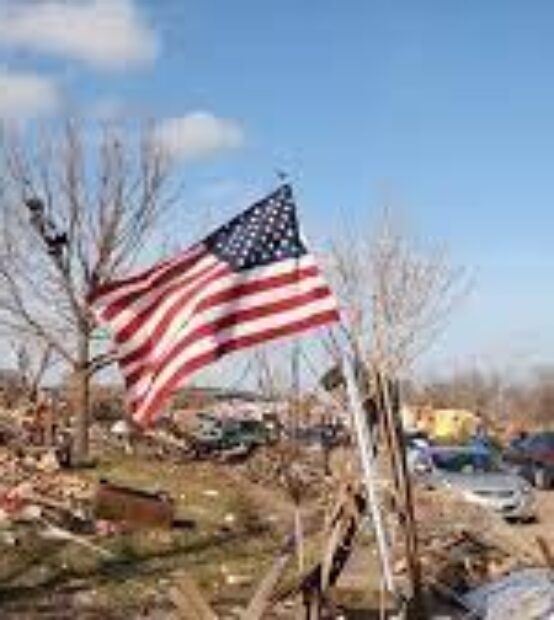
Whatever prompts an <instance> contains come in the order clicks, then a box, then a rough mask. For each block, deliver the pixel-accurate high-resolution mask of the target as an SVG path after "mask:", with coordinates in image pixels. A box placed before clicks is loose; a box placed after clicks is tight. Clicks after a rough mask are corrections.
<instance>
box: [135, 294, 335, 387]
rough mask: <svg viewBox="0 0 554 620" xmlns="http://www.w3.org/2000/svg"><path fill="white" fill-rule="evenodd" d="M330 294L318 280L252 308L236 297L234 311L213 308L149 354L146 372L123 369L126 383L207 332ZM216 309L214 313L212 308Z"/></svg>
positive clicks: (155, 371)
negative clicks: (168, 345) (159, 353)
mask: <svg viewBox="0 0 554 620" xmlns="http://www.w3.org/2000/svg"><path fill="white" fill-rule="evenodd" d="M328 296H329V289H328V288H327V286H326V285H325V284H323V283H321V282H316V283H315V284H314V286H313V287H312V288H311V289H308V290H306V291H304V292H302V293H301V294H296V295H287V296H286V297H284V298H283V299H281V300H279V301H274V302H272V303H267V302H265V303H258V304H257V305H255V306H254V307H246V308H245V307H241V306H243V301H244V300H243V299H242V298H239V300H238V302H239V303H237V305H236V306H235V307H234V309H233V312H229V310H228V309H227V308H226V306H216V307H213V308H212V312H211V315H212V316H211V317H210V318H209V319H208V317H202V318H200V319H199V320H198V321H196V326H194V325H191V326H190V327H187V329H186V330H184V337H182V338H181V339H180V340H179V341H178V342H176V343H173V342H172V344H173V346H172V347H171V349H170V350H169V351H166V352H165V354H164V355H163V357H159V358H158V359H157V360H155V359H154V357H155V356H152V357H151V360H150V363H149V365H148V371H147V372H146V370H145V369H144V368H143V367H139V368H137V369H135V370H133V371H132V372H130V373H128V374H127V371H126V370H125V369H123V372H124V375H126V380H127V386H128V387H129V388H132V386H133V385H134V384H135V383H136V382H137V381H138V380H139V379H140V378H146V376H150V377H152V376H155V375H157V374H158V373H159V372H160V370H162V369H163V368H165V367H166V366H167V365H168V364H169V363H170V362H171V361H172V360H173V359H175V357H176V356H178V355H179V354H180V353H181V352H182V351H183V350H185V349H186V348H187V347H189V346H190V345H191V344H193V343H194V342H195V341H196V340H198V339H201V338H204V337H205V336H206V335H209V334H211V333H215V332H217V331H219V330H224V329H227V328H230V327H233V326H235V327H238V326H242V325H246V324H247V323H248V322H250V321H255V320H258V319H260V318H264V317H268V316H271V315H277V314H279V313H283V312H285V311H288V310H291V309H294V308H296V307H297V306H299V305H301V304H306V305H307V304H308V303H310V302H314V301H319V300H322V299H325V298H327V297H328ZM213 310H215V312H214V311H213Z"/></svg>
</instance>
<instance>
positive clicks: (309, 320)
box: [133, 310, 339, 426]
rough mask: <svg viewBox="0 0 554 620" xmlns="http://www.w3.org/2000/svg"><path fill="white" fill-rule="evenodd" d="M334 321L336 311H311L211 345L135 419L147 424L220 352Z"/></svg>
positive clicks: (144, 424)
mask: <svg viewBox="0 0 554 620" xmlns="http://www.w3.org/2000/svg"><path fill="white" fill-rule="evenodd" d="M338 320H339V315H338V312H337V311H336V310H327V311H325V312H321V313H319V314H314V315H312V316H311V317H306V318H304V319H302V320H300V321H296V322H294V323H288V324H287V325H283V326H280V327H273V328H268V329H266V330H264V331H260V332H257V333H255V334H249V335H248V336H242V337H239V338H236V339H233V340H228V341H227V342H224V343H221V344H220V345H219V346H217V347H214V348H213V349H211V350H210V351H207V352H206V353H203V354H201V355H198V356H197V357H195V358H192V359H191V360H188V361H187V362H186V363H185V364H183V366H181V367H180V368H179V370H178V371H177V372H176V373H175V374H174V375H173V376H172V377H171V379H169V381H168V382H167V383H166V384H165V385H164V386H162V387H161V388H160V389H158V390H157V391H156V396H155V397H154V399H153V400H152V401H151V403H150V405H149V406H148V408H147V409H146V410H145V411H144V414H143V416H142V417H141V419H138V420H137V422H139V423H140V424H141V425H143V426H148V425H150V424H151V422H152V418H153V417H154V416H155V414H156V413H157V412H158V411H160V409H161V408H162V407H163V406H164V404H165V402H166V401H167V399H168V398H169V397H170V396H171V394H172V393H173V392H174V390H176V389H177V388H178V387H179V386H180V385H181V384H182V382H183V381H184V380H185V379H186V378H187V377H188V376H189V375H190V374H192V373H193V372H195V371H196V370H199V369H200V368H202V367H203V366H206V365H208V364H210V363H211V362H214V361H216V360H218V359H220V358H221V357H223V356H224V355H227V354H228V353H232V352H234V351H238V350H239V349H244V348H247V347H251V346H254V345H257V344H261V343H262V342H268V341H270V340H275V339H277V338H281V337H283V336H291V335H293V334H296V333H299V332H302V331H305V330H307V329H311V328H314V327H319V326H321V325H326V324H328V323H333V322H335V321H338ZM136 413H137V411H136V410H135V412H134V414H133V415H136Z"/></svg>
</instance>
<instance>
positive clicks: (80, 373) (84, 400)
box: [71, 330, 90, 466]
mask: <svg viewBox="0 0 554 620" xmlns="http://www.w3.org/2000/svg"><path fill="white" fill-rule="evenodd" d="M88 365H89V337H88V331H87V330H83V331H82V332H81V333H80V334H79V348H78V365H77V367H76V369H75V392H74V401H73V411H74V421H73V423H74V427H73V450H72V455H71V457H72V462H73V463H74V464H75V465H77V466H79V465H85V464H86V463H87V461H88V458H89V409H90V390H89V368H88Z"/></svg>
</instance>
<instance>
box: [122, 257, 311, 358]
mask: <svg viewBox="0 0 554 620" xmlns="http://www.w3.org/2000/svg"><path fill="white" fill-rule="evenodd" d="M318 275H319V270H318V269H317V267H315V266H312V267H306V268H305V269H299V270H295V271H292V272H289V273H284V274H280V275H277V276H269V277H267V278H261V277H259V276H258V279H256V280H251V281H249V282H241V283H240V284H237V285H235V286H233V287H231V288H229V289H225V290H223V291H218V292H217V293H213V294H212V295H209V296H207V297H205V298H204V299H202V300H201V301H200V302H199V304H198V305H197V306H196V308H195V311H196V312H200V311H204V310H208V309H209V308H211V307H213V306H216V305H219V304H223V303H225V302H231V301H234V300H235V299H238V298H239V297H243V296H244V297H246V296H248V295H253V294H256V293H259V292H262V291H268V290H270V289H272V288H274V289H278V288H280V287H281V286H284V285H288V284H295V283H300V282H301V281H302V280H305V279H308V278H310V277H315V276H318ZM215 279H217V278H214V280H215ZM206 284H208V282H207V283H206ZM188 301H190V297H189V298H185V299H183V300H181V301H180V302H176V303H175V304H174V305H173V306H172V307H171V309H168V311H167V313H166V314H165V315H164V316H163V317H162V318H161V319H160V323H159V324H158V325H157V326H156V328H155V329H154V331H153V333H152V336H151V338H150V340H151V341H152V342H156V341H158V340H159V339H160V338H161V337H162V336H163V334H164V333H165V331H166V329H167V328H168V326H169V324H170V323H171V322H172V321H173V319H174V318H175V317H176V316H177V315H178V314H179V312H181V311H182V306H183V305H184V303H186V302H188ZM116 338H117V336H116ZM117 340H118V341H119V338H117ZM146 350H148V351H150V350H152V346H151V345H150V344H148V343H145V344H144V345H141V346H140V347H138V348H137V349H136V350H135V351H133V352H132V353H129V354H128V355H126V356H125V357H123V358H121V360H120V363H121V364H123V365H128V364H130V363H133V362H135V361H137V360H138V359H140V358H141V357H142V356H143V354H144V353H145V352H146Z"/></svg>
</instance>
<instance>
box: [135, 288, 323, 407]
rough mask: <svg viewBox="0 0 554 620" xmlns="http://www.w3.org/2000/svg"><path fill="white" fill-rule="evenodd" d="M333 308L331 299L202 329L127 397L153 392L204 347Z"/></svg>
mask: <svg viewBox="0 0 554 620" xmlns="http://www.w3.org/2000/svg"><path fill="white" fill-rule="evenodd" d="M333 307H334V305H333V300H329V299H325V300H319V301H318V300H316V301H312V302H311V303H310V304H307V305H306V306H305V307H297V308H293V309H291V310H289V311H287V312H283V313H281V314H275V315H272V316H268V317H260V318H257V319H252V320H251V321H249V322H248V323H245V324H242V325H232V326H229V327H227V328H226V329H222V330H221V331H214V330H213V329H212V330H205V332H204V331H203V332H202V333H201V334H200V335H198V334H194V335H191V336H190V342H189V343H188V347H186V348H183V349H182V350H180V351H178V352H176V353H175V355H174V356H173V357H172V358H171V359H170V360H169V362H168V363H167V364H166V366H165V367H163V368H162V369H161V370H160V372H159V374H157V375H155V376H153V375H146V376H144V377H142V378H141V380H140V383H138V384H135V385H134V386H130V387H129V395H130V398H131V400H132V401H133V402H135V403H136V402H138V400H140V399H142V398H143V397H144V396H145V389H146V388H148V390H149V392H150V393H154V392H155V391H156V390H157V389H158V388H159V387H160V386H162V385H163V384H164V383H165V382H166V381H167V380H168V378H169V377H171V375H172V374H174V373H175V372H176V371H177V370H178V369H179V367H180V366H181V365H182V364H183V363H185V362H186V361H187V360H188V359H190V358H191V357H193V356H195V355H196V354H197V353H198V352H199V351H200V352H201V351H203V350H204V349H205V348H206V347H210V346H215V347H217V346H218V343H220V342H222V341H224V340H229V339H234V338H239V337H242V336H246V335H250V334H254V333H256V332H257V331H264V330H266V329H268V328H270V327H275V326H276V327H278V326H281V325H284V324H286V323H287V322H288V321H291V322H295V321H297V320H299V319H304V318H306V317H307V316H310V315H311V314H318V313H320V312H323V311H327V310H332V309H333Z"/></svg>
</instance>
